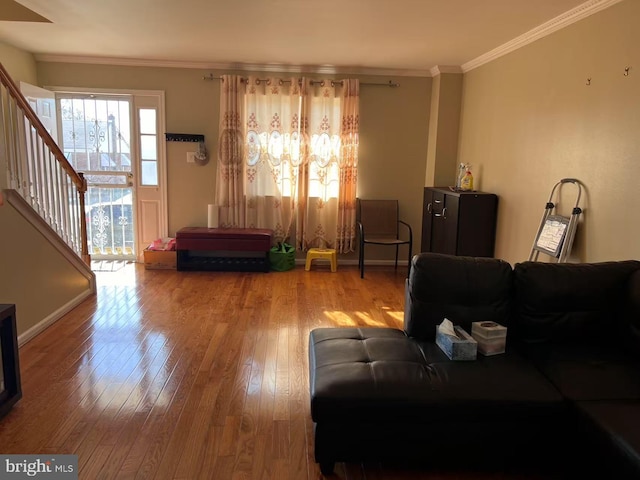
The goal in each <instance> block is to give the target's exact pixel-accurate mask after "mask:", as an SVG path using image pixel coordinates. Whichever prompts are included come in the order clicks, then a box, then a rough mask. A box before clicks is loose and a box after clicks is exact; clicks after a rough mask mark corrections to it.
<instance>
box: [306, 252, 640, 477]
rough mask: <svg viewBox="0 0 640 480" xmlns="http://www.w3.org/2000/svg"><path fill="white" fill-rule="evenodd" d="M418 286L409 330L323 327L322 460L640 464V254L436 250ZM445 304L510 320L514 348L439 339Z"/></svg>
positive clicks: (410, 282) (420, 260)
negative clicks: (609, 258) (569, 260)
mask: <svg viewBox="0 0 640 480" xmlns="http://www.w3.org/2000/svg"><path fill="white" fill-rule="evenodd" d="M405 296H406V300H405V318H404V331H402V330H397V329H389V328H321V329H316V330H313V331H312V332H311V333H310V338H309V343H310V345H309V359H310V388H311V416H312V420H313V422H314V424H315V425H314V426H315V459H316V461H317V462H318V463H319V464H320V468H321V471H322V473H324V474H328V473H330V472H331V471H332V470H333V466H334V463H335V462H336V461H347V462H349V461H357V462H366V461H379V460H381V459H386V460H389V461H395V460H399V461H403V462H404V461H407V460H417V461H420V462H421V463H426V464H433V465H455V466H474V467H475V466H477V467H482V466H485V465H486V466H488V467H489V468H496V467H498V468H500V469H503V468H504V469H515V470H521V469H525V468H526V469H528V468H529V467H534V469H536V468H542V469H543V470H544V469H547V470H546V471H552V472H554V473H556V474H558V475H559V476H561V477H572V476H574V475H576V476H577V475H578V474H579V473H580V472H583V473H584V472H586V475H587V476H588V477H590V478H594V477H591V475H593V474H596V472H598V471H601V472H602V474H603V475H604V477H602V478H614V477H612V476H611V475H610V474H613V472H615V476H616V478H624V477H628V478H640V354H639V353H640V262H639V261H620V262H605V263H593V264H547V263H534V262H524V263H520V264H516V265H515V267H514V268H512V267H511V266H510V265H509V264H508V263H506V262H503V261H501V260H497V259H488V258H472V257H453V256H447V255H440V254H432V253H422V254H419V255H416V256H415V257H414V258H413V260H412V266H411V272H410V276H409V278H408V279H407V282H406V295H405ZM445 317H446V318H449V319H450V320H452V321H453V322H454V323H455V324H457V325H461V326H462V327H463V328H465V329H466V330H467V331H470V330H471V322H475V321H485V320H486V321H496V322H498V323H501V324H503V325H505V326H507V327H508V335H507V349H506V352H505V353H504V354H501V355H495V356H489V357H484V356H482V355H478V358H477V360H475V361H467V362H464V361H462V362H461V361H451V360H449V359H448V358H447V357H446V356H445V355H444V353H443V352H442V351H441V350H440V349H439V347H438V346H437V345H436V344H435V342H434V339H435V331H436V325H438V324H439V323H441V322H442V319H443V318H445ZM585 478H586V477H585Z"/></svg>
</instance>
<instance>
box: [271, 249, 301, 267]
mask: <svg viewBox="0 0 640 480" xmlns="http://www.w3.org/2000/svg"><path fill="white" fill-rule="evenodd" d="M269 263H270V265H271V270H275V271H276V272H286V271H287V270H291V269H293V268H294V267H295V266H296V249H295V247H293V246H292V245H289V244H288V243H284V242H280V243H278V245H276V246H274V247H271V250H270V251H269Z"/></svg>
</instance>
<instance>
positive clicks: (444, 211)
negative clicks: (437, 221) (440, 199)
mask: <svg viewBox="0 0 640 480" xmlns="http://www.w3.org/2000/svg"><path fill="white" fill-rule="evenodd" d="M434 216H435V217H442V218H444V219H445V220H446V219H447V207H444V208H443V209H442V213H436V214H435V215H434Z"/></svg>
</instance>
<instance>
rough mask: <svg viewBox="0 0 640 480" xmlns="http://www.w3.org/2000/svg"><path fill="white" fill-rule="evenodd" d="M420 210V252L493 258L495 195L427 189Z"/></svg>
mask: <svg viewBox="0 0 640 480" xmlns="http://www.w3.org/2000/svg"><path fill="white" fill-rule="evenodd" d="M422 207H423V213H422V248H421V251H422V252H435V253H446V254H449V255H467V256H472V257H493V250H494V245H495V238H496V217H497V212H498V197H497V196H496V195H495V194H493V193H485V192H457V191H452V190H451V189H450V188H449V187H426V188H425V189H424V203H423V206H422Z"/></svg>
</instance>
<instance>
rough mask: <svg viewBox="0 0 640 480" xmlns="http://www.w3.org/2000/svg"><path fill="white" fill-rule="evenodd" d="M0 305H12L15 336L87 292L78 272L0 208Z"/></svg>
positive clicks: (11, 210) (20, 219)
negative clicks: (14, 310)
mask: <svg viewBox="0 0 640 480" xmlns="http://www.w3.org/2000/svg"><path fill="white" fill-rule="evenodd" d="M0 232H1V233H0V303H11V304H15V305H16V321H17V326H18V335H19V336H20V335H22V334H24V333H25V332H26V331H28V330H29V329H31V328H33V327H35V326H36V325H38V324H39V323H40V322H42V321H43V320H46V319H47V317H48V316H49V315H51V314H52V313H53V312H55V311H56V310H59V309H61V308H62V307H64V306H65V305H67V304H69V303H72V302H73V301H74V300H75V299H76V298H77V297H79V296H80V295H83V294H86V293H87V292H88V290H89V289H90V285H89V281H88V280H87V279H86V278H85V277H84V276H83V275H82V274H80V273H79V272H78V270H76V269H75V268H74V267H73V266H72V265H70V264H69V262H68V261H67V260H66V259H65V258H64V257H63V256H62V255H61V254H60V252H59V251H58V250H56V249H55V248H54V247H53V246H52V245H51V243H49V241H48V240H47V239H46V238H44V237H43V236H42V234H41V233H39V232H38V231H37V230H36V229H35V228H34V227H33V226H32V225H31V224H30V223H29V222H27V221H26V220H25V219H24V218H23V217H22V216H21V215H20V214H19V213H18V212H17V211H16V210H15V209H14V208H13V207H12V206H11V205H9V204H8V203H5V205H3V206H0Z"/></svg>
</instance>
